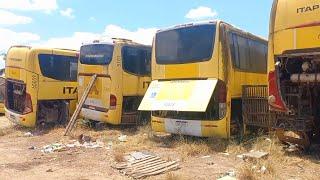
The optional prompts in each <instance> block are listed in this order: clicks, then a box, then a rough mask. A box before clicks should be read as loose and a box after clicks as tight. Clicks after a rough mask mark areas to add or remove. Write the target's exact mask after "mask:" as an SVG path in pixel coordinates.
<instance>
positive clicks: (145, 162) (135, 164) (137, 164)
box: [131, 157, 160, 166]
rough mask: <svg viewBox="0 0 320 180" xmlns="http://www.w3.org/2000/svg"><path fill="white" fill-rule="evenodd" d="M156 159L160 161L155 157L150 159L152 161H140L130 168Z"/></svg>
mask: <svg viewBox="0 0 320 180" xmlns="http://www.w3.org/2000/svg"><path fill="white" fill-rule="evenodd" d="M158 159H160V158H159V157H155V158H152V159H148V160H146V161H141V162H139V163H134V164H131V166H137V165H141V164H145V163H148V162H152V161H156V160H158Z"/></svg>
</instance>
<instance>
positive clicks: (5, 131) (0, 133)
mask: <svg viewBox="0 0 320 180" xmlns="http://www.w3.org/2000/svg"><path fill="white" fill-rule="evenodd" d="M12 132H14V129H13V128H12V127H10V128H4V129H0V136H6V135H8V134H11V133H12Z"/></svg>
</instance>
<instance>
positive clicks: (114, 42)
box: [82, 38, 150, 46]
mask: <svg viewBox="0 0 320 180" xmlns="http://www.w3.org/2000/svg"><path fill="white" fill-rule="evenodd" d="M112 40H113V42H109V41H99V40H95V41H93V42H90V43H83V44H82V46H86V45H92V44H106V45H115V44H116V43H121V44H128V45H136V46H150V45H145V44H140V43H137V42H134V41H132V40H130V39H123V38H112Z"/></svg>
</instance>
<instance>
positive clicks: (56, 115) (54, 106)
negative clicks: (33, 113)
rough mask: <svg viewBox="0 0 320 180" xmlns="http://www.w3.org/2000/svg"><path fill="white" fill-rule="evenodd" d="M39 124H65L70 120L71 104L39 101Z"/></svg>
mask: <svg viewBox="0 0 320 180" xmlns="http://www.w3.org/2000/svg"><path fill="white" fill-rule="evenodd" d="M38 107H39V109H38V110H39V112H38V120H37V124H41V125H44V124H64V123H65V122H66V121H67V120H68V119H69V110H68V109H69V102H67V101H39V105H38Z"/></svg>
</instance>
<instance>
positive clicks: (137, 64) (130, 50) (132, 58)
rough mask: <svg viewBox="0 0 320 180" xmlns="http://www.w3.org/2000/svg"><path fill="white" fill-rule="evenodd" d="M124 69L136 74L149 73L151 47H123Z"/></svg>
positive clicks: (143, 74)
mask: <svg viewBox="0 0 320 180" xmlns="http://www.w3.org/2000/svg"><path fill="white" fill-rule="evenodd" d="M122 59H123V69H124V70H125V71H127V72H128V73H132V74H136V75H141V76H145V75H149V74H150V70H151V64H150V63H151V48H146V47H132V46H125V47H123V48H122Z"/></svg>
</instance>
